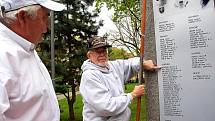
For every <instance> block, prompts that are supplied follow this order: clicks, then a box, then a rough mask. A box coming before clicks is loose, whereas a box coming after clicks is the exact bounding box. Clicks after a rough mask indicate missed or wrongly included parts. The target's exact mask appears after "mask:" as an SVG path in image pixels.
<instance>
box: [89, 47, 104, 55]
mask: <svg viewBox="0 0 215 121" xmlns="http://www.w3.org/2000/svg"><path fill="white" fill-rule="evenodd" d="M92 51H93V52H96V53H97V54H101V53H104V54H107V48H96V49H93V50H92Z"/></svg>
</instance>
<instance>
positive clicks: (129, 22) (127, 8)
mask: <svg viewBox="0 0 215 121" xmlns="http://www.w3.org/2000/svg"><path fill="white" fill-rule="evenodd" d="M103 4H106V5H107V7H108V8H109V9H112V8H113V9H114V11H115V12H114V15H113V19H112V20H113V21H114V23H115V25H116V27H117V29H118V30H117V31H114V32H110V33H108V35H109V38H111V41H112V43H113V44H115V45H117V46H123V47H126V48H127V50H129V51H130V52H131V53H133V55H139V53H140V52H139V45H140V20H141V19H140V18H141V15H140V14H141V13H140V1H137V0H96V6H97V9H100V8H101V7H102V5H103Z"/></svg>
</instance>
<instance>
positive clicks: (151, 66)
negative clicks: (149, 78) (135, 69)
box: [143, 60, 160, 71]
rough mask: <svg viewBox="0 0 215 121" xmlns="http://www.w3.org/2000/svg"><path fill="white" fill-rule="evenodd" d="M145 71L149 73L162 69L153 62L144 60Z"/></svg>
mask: <svg viewBox="0 0 215 121" xmlns="http://www.w3.org/2000/svg"><path fill="white" fill-rule="evenodd" d="M143 69H145V70H147V71H156V70H158V69H160V67H158V66H157V65H155V64H154V63H153V61H152V60H144V61H143Z"/></svg>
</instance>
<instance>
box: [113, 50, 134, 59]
mask: <svg viewBox="0 0 215 121" xmlns="http://www.w3.org/2000/svg"><path fill="white" fill-rule="evenodd" d="M130 56H131V55H130V54H129V53H127V52H126V51H125V50H124V49H122V48H121V49H119V48H111V49H109V60H116V59H128V58H129V57H130Z"/></svg>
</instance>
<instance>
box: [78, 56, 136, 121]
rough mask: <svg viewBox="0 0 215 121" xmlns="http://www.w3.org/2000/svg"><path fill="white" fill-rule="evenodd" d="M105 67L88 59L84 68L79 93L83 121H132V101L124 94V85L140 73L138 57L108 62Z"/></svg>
mask: <svg viewBox="0 0 215 121" xmlns="http://www.w3.org/2000/svg"><path fill="white" fill-rule="evenodd" d="M108 67H109V68H102V67H100V66H97V65H95V64H93V63H91V62H90V61H89V60H86V61H85V62H84V63H83V65H82V70H83V74H82V78H81V85H80V93H81V95H82V97H83V103H84V108H83V120H84V121H129V120H130V114H131V112H130V109H129V108H128V105H129V104H130V102H131V100H132V96H131V94H130V93H128V94H125V93H124V89H123V86H124V83H125V82H126V81H127V80H129V79H130V78H131V77H133V76H134V75H135V74H137V73H138V71H139V58H131V59H128V60H116V61H109V62H108Z"/></svg>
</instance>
